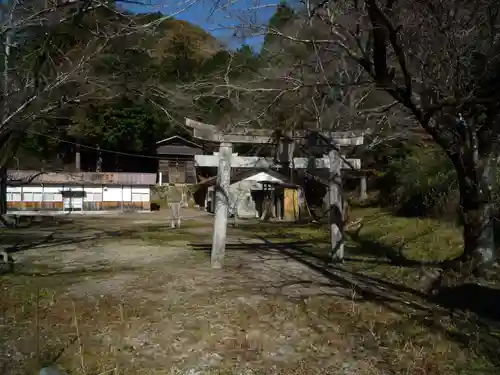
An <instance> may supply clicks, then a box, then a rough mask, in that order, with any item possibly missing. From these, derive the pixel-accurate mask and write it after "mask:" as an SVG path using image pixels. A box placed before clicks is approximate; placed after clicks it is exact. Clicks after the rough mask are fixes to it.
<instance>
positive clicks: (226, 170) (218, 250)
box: [211, 142, 233, 268]
mask: <svg viewBox="0 0 500 375" xmlns="http://www.w3.org/2000/svg"><path fill="white" fill-rule="evenodd" d="M232 153H233V145H232V143H229V142H221V144H220V146H219V166H218V168H217V183H216V184H215V220H214V233H213V236H212V252H211V265H212V268H222V265H223V262H224V255H225V252H226V236H227V218H228V214H229V205H230V199H231V198H230V195H229V185H230V181H231V156H232Z"/></svg>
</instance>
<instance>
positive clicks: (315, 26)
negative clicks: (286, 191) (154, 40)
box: [247, 0, 500, 273]
mask: <svg viewBox="0 0 500 375" xmlns="http://www.w3.org/2000/svg"><path fill="white" fill-rule="evenodd" d="M299 8H300V9H299V17H297V19H296V20H295V21H294V22H293V27H291V28H288V29H287V28H286V27H285V28H267V27H259V26H258V25H251V27H250V29H251V31H252V32H258V33H259V32H260V33H261V34H266V33H267V34H272V35H274V36H275V37H276V38H281V39H282V40H285V41H286V43H287V45H290V44H292V45H295V46H301V48H306V50H307V51H308V53H307V54H306V56H309V58H310V60H309V64H307V63H306V61H307V60H303V61H301V62H300V63H299V64H298V60H299V59H297V58H295V59H293V61H288V68H287V67H286V66H284V65H282V66H281V69H279V70H280V71H281V72H282V76H281V85H283V84H288V85H291V86H293V87H294V88H293V90H290V89H286V90H287V91H293V92H297V91H299V90H306V91H309V92H310V93H314V94H313V95H311V96H310V98H311V99H310V101H309V103H310V104H311V105H312V107H313V108H314V109H315V110H316V111H317V116H316V117H317V119H321V122H322V123H323V124H322V127H324V126H327V127H328V126H332V124H334V123H335V125H334V127H349V128H353V127H358V126H361V127H365V128H366V127H368V129H369V130H370V131H371V132H372V133H373V134H376V135H379V136H378V137H376V139H377V141H380V140H383V139H385V138H392V137H396V136H398V137H399V136H409V135H412V134H419V135H422V134H427V135H428V136H429V137H430V138H431V139H432V140H434V141H435V143H436V144H437V145H438V146H439V147H441V148H442V150H443V152H444V153H446V155H447V156H448V158H449V159H450V160H451V162H452V163H453V166H454V168H455V170H456V174H457V178H458V183H459V188H460V209H461V217H462V223H463V240H464V250H463V255H462V256H461V257H460V258H459V259H458V260H459V262H458V263H457V264H458V265H460V266H464V265H466V266H467V267H466V268H465V270H466V271H467V272H466V273H470V272H475V271H480V270H481V269H484V267H485V266H488V265H490V264H492V263H493V262H494V260H495V245H494V239H493V229H492V222H491V217H492V191H493V189H494V181H495V180H496V179H495V175H496V173H497V161H498V157H499V152H498V150H499V148H498V146H499V144H498V143H499V126H500V121H499V116H498V115H499V111H498V105H499V104H500V103H499V102H500V95H499V94H498V91H496V83H497V82H498V79H499V77H500V64H499V56H500V55H499V52H500V38H499V37H500V32H499V30H500V29H499V27H500V5H499V4H498V2H496V1H494V0H480V1H474V2H471V1H466V0H446V1H445V0H418V1H409V0H337V1H335V0H329V1H328V0H327V1H307V2H305V3H303V4H302V5H301V7H299ZM304 46H306V47H304ZM280 52H281V51H280ZM282 60H283V59H282ZM285 60H286V59H285ZM304 66H308V68H309V69H308V71H309V74H308V75H305V74H303V72H304ZM287 69H288V70H287ZM284 71H286V73H283V72H284ZM247 86H248V85H247ZM288 87H290V86H288ZM311 87H312V88H311ZM347 87H349V88H347ZM268 90H269V88H268ZM282 91H283V90H282ZM335 91H337V92H338V100H337V101H332V100H330V101H327V100H325V101H324V103H325V104H323V102H322V99H323V98H329V94H332V93H334V92H335ZM306 107H307V104H306V103H305V102H304V104H303V109H304V110H306ZM367 119H368V120H369V121H367ZM335 120H336V121H335ZM325 123H326V124H325ZM363 123H364V125H362V124H363ZM462 269H463V268H462ZM463 270H464V269H463Z"/></svg>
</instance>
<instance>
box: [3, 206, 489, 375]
mask: <svg viewBox="0 0 500 375" xmlns="http://www.w3.org/2000/svg"><path fill="white" fill-rule="evenodd" d="M367 213H368V211H363V212H360V214H363V215H366V214H367ZM384 220H385V219H384V218H380V223H382V224H383V223H384ZM123 224H124V223H122V224H121V226H123ZM382 224H381V228H385V229H381V230H387V227H386V226H384V225H382ZM71 225H74V230H75V231H76V230H77V228H78V224H77V223H73V224H71ZM114 225H116V223H115V224H114ZM129 226H132V227H134V231H128V232H127V231H122V233H121V235H118V236H116V237H114V239H113V238H108V237H107V238H106V240H105V241H103V240H102V239H97V240H93V242H91V243H88V242H82V243H78V244H77V245H71V244H67V245H65V247H61V246H54V247H52V248H50V249H45V250H43V251H44V252H45V253H44V254H43V257H41V256H40V249H38V250H37V249H32V250H27V251H26V252H24V253H22V254H20V255H18V259H19V261H21V262H24V264H25V266H24V269H23V272H22V274H14V275H8V276H4V277H2V278H0V300H1V301H2V304H1V306H2V314H1V315H0V335H1V337H2V339H3V347H4V348H5V349H4V351H3V352H2V350H0V373H2V374H6V375H11V374H12V375H14V374H26V373H32V371H33V370H35V369H36V368H37V367H38V366H40V364H46V363H50V362H55V363H56V364H58V365H60V366H62V367H63V368H64V369H66V370H67V371H69V372H70V373H71V374H86V375H97V374H116V375H117V374H131V375H137V374H145V375H159V374H191V375H193V374H301V375H305V374H334V375H335V374H339V375H340V374H342V375H354V374H356V375H382V374H408V375H447V374H462V375H466V374H478V373H481V374H488V373H491V374H493V373H497V372H498V371H497V370H496V369H495V368H494V367H493V365H492V364H491V363H490V360H491V359H490V358H487V357H485V356H482V355H480V354H478V353H475V352H474V350H472V349H473V348H471V349H467V348H464V347H462V345H461V344H460V343H459V342H457V341H456V340H454V339H453V338H452V337H451V336H450V335H449V330H446V329H443V330H437V329H436V326H437V324H443V325H444V324H445V323H446V324H448V323H447V322H446V318H445V317H443V316H441V315H440V314H438V313H436V315H435V316H432V317H431V318H429V317H427V320H428V319H431V320H432V324H430V323H429V324H428V323H424V322H423V321H422V319H419V316H417V315H416V313H415V312H414V311H412V310H411V309H399V310H397V309H395V308H394V307H396V305H397V306H399V307H401V306H400V305H401V303H395V302H394V303H383V300H377V299H374V298H368V297H367V296H361V295H360V294H359V290H358V289H357V288H355V287H353V286H350V284H349V283H348V282H345V283H344V282H342V281H341V280H336V279H333V278H330V277H328V276H325V274H321V273H320V272H315V271H313V270H311V267H310V266H308V265H307V264H304V263H303V262H301V261H300V260H291V259H290V257H289V256H287V255H286V253H283V252H281V251H278V250H276V249H275V248H272V247H261V246H262V244H261V241H256V240H254V241H253V243H251V244H250V245H249V244H248V243H249V242H251V241H250V240H245V243H246V244H242V243H240V242H241V239H239V238H237V237H236V234H241V233H242V232H244V231H245V228H243V229H241V228H240V229H237V230H230V233H231V241H230V242H231V243H232V244H234V246H233V245H229V246H228V254H227V262H226V265H225V268H224V269H223V270H220V271H215V270H212V269H210V268H209V257H208V254H206V252H205V251H203V248H196V249H198V250H197V251H194V250H193V249H192V248H191V247H190V246H189V244H190V243H192V242H203V241H204V242H209V241H210V236H211V229H210V228H209V227H206V224H204V225H201V224H200V225H193V226H192V227H190V228H186V229H183V230H182V231H168V230H166V229H165V227H162V226H156V225H152V224H143V225H138V224H134V225H129ZM68 228H69V227H68ZM68 228H66V229H67V230H69V229H68ZM270 228H271V229H270ZM371 228H372V227H371V226H370V227H368V226H367V228H365V229H366V230H367V233H370V236H375V237H376V236H378V234H376V233H372V232H370V231H371V230H373V229H371ZM246 230H247V236H249V235H250V234H252V235H258V234H260V235H264V234H265V235H266V238H270V239H271V240H272V242H278V240H279V239H282V238H283V237H284V231H288V233H289V235H288V236H286V237H287V239H286V241H288V242H290V241H291V238H295V240H298V239H299V240H300V238H302V239H304V238H308V239H310V238H313V239H314V241H315V243H316V245H317V248H316V251H317V252H320V251H322V250H321V249H322V247H321V244H322V241H323V240H324V238H325V232H324V230H322V229H321V228H318V227H314V228H313V227H309V226H302V227H299V228H298V229H293V231H291V228H290V226H289V225H288V226H286V227H283V226H279V225H274V226H271V227H267V229H264V228H262V226H259V227H254V228H253V229H252V231H250V228H246ZM400 230H402V229H400ZM80 231H81V229H80ZM408 231H409V230H408ZM174 232H177V234H174ZM388 238H389V236H386V237H384V241H385V240H388ZM431 238H432V237H431ZM436 238H437V236H436ZM193 246H194V245H193ZM350 249H354V243H352V244H351V245H350ZM81 256H83V257H81ZM70 266H71V268H70V269H71V272H67V271H68V267H70ZM75 267H76V268H75ZM358 267H359V266H358ZM384 267H385V270H386V271H387V270H388V269H389V268H390V267H389V266H387V265H385V266H384ZM40 268H43V269H44V272H43V273H40V272H37V270H38V269H40ZM30 270H31V271H33V274H34V275H30V272H29V271H30ZM329 271H331V272H333V270H329ZM342 272H344V271H342ZM342 272H341V271H339V272H338V273H337V274H338V275H340V276H342V275H343V273H342ZM363 272H369V271H363ZM370 272H373V271H370ZM387 272H388V271H387ZM342 277H343V276H342ZM456 329H459V328H458V327H456ZM479 339H480V338H479ZM59 353H60V355H59V356H57V355H58V354H59ZM56 357H57V358H56ZM2 366H3V367H2Z"/></svg>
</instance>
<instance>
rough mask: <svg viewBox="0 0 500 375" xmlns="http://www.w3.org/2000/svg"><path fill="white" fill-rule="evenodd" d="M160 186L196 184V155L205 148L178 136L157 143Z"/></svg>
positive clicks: (201, 152) (200, 153)
mask: <svg viewBox="0 0 500 375" xmlns="http://www.w3.org/2000/svg"><path fill="white" fill-rule="evenodd" d="M156 145H157V148H156V154H157V155H158V158H159V161H158V184H160V185H163V184H196V182H197V177H196V165H195V155H202V154H203V147H202V146H201V145H199V144H197V143H194V142H192V141H190V140H187V139H185V138H183V137H180V136H178V135H176V136H173V137H170V138H166V139H163V140H161V141H159V142H157V143H156Z"/></svg>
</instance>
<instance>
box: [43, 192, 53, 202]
mask: <svg viewBox="0 0 500 375" xmlns="http://www.w3.org/2000/svg"><path fill="white" fill-rule="evenodd" d="M54 196H55V194H53V193H43V201H44V202H54V201H55V199H54Z"/></svg>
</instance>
